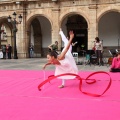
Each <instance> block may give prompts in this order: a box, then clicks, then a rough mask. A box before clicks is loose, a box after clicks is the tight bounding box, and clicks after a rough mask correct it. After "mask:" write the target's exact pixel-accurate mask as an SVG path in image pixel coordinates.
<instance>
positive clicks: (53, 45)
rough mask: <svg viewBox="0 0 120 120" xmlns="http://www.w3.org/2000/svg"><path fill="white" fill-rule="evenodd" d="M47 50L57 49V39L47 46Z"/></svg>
mask: <svg viewBox="0 0 120 120" xmlns="http://www.w3.org/2000/svg"><path fill="white" fill-rule="evenodd" d="M48 48H49V50H50V51H52V50H54V51H57V50H58V41H55V44H51V45H49V46H48Z"/></svg>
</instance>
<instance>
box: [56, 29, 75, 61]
mask: <svg viewBox="0 0 120 120" xmlns="http://www.w3.org/2000/svg"><path fill="white" fill-rule="evenodd" d="M69 35H70V39H69V41H68V44H67V46H66V47H65V49H64V50H63V51H62V52H61V54H60V55H59V56H58V59H59V60H62V59H64V57H65V54H66V53H67V51H68V50H69V47H70V45H71V42H72V40H73V38H74V33H73V31H70V32H69Z"/></svg>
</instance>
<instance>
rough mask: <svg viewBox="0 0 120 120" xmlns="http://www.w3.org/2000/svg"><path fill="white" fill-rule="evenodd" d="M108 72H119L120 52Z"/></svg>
mask: <svg viewBox="0 0 120 120" xmlns="http://www.w3.org/2000/svg"><path fill="white" fill-rule="evenodd" d="M110 72H120V52H118V54H117V57H114V58H113V60H112V65H111V68H110Z"/></svg>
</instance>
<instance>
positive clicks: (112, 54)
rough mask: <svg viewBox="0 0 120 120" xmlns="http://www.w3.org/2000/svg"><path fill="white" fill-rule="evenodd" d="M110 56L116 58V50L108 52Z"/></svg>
mask: <svg viewBox="0 0 120 120" xmlns="http://www.w3.org/2000/svg"><path fill="white" fill-rule="evenodd" d="M108 51H109V53H110V55H111V56H113V57H115V56H116V49H111V50H108Z"/></svg>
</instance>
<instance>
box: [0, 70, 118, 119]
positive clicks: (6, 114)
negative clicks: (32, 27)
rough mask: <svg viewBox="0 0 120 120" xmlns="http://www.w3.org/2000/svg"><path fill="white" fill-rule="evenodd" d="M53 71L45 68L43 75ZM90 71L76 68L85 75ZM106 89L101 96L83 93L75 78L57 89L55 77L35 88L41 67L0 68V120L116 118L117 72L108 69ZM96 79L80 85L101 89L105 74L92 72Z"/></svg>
mask: <svg viewBox="0 0 120 120" xmlns="http://www.w3.org/2000/svg"><path fill="white" fill-rule="evenodd" d="M53 73H54V71H45V77H46V78H47V77H48V76H49V75H52V74H53ZM90 73H91V72H84V71H82V72H79V75H80V76H81V77H82V78H86V77H87V76H88V75H89V74H90ZM109 74H110V76H111V78H112V85H111V87H110V89H109V90H108V91H107V92H106V93H105V94H104V95H103V96H101V97H91V96H87V95H85V94H83V93H81V92H80V91H79V81H78V80H67V81H66V87H65V88H63V89H59V88H58V86H59V85H60V84H61V80H59V79H55V80H53V81H51V83H47V84H45V85H44V87H43V88H42V91H38V88H37V87H38V85H39V84H40V83H41V82H42V81H43V80H44V72H43V71H32V70H31V71H30V70H29V71H28V70H0V120H120V73H109ZM92 78H95V79H97V82H96V83H95V84H92V85H88V84H86V83H85V82H83V86H82V89H83V90H84V91H87V92H92V93H101V91H103V90H104V89H105V88H106V86H107V84H108V82H109V80H108V79H109V77H108V76H107V75H104V74H98V75H94V76H93V77H92Z"/></svg>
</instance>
